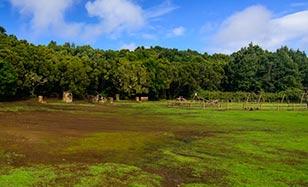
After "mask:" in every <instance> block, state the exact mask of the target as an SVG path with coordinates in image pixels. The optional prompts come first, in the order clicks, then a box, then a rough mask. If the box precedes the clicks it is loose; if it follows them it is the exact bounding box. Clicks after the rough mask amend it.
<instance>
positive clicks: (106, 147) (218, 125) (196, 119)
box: [0, 101, 308, 187]
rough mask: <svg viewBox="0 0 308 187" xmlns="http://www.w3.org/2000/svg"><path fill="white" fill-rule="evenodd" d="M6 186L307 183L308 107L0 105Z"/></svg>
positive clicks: (1, 175)
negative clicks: (226, 108) (296, 109)
mask: <svg viewBox="0 0 308 187" xmlns="http://www.w3.org/2000/svg"><path fill="white" fill-rule="evenodd" d="M0 129H1V131H0V186H4V187H6V186H76V187H78V186H138V187H139V186H153V187H156V186H187V187H188V186H189V187H201V186H258V187H259V186H308V111H304V110H303V111H275V110H273V111H271V110H266V111H244V110H224V111H221V110H216V109H214V108H212V109H205V110H203V109H188V108H186V109H185V108H168V107H167V104H166V103H164V102H148V103H115V104H106V105H92V104H86V103H83V102H77V103H75V104H62V103H59V102H55V101H54V102H51V103H48V104H45V105H39V104H36V103H34V102H32V101H23V102H14V103H0Z"/></svg>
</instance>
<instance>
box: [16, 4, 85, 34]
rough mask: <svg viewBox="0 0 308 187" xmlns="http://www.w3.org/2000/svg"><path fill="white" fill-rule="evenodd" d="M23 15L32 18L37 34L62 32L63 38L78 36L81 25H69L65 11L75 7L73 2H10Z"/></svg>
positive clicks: (33, 29)
mask: <svg viewBox="0 0 308 187" xmlns="http://www.w3.org/2000/svg"><path fill="white" fill-rule="evenodd" d="M10 2H11V4H12V5H13V6H14V7H16V8H18V10H19V12H20V14H21V15H24V16H30V17H31V21H30V22H31V25H30V26H31V31H32V32H35V33H36V34H39V33H43V32H45V31H46V30H48V31H50V30H53V31H54V32H57V31H61V32H60V33H59V34H61V35H62V36H71V35H76V34H77V32H78V30H79V28H80V26H81V25H80V24H76V23H67V22H66V21H65V19H64V13H65V11H66V10H67V9H68V8H70V7H71V6H72V5H73V0H52V1H49V0H40V1H38V0H10Z"/></svg>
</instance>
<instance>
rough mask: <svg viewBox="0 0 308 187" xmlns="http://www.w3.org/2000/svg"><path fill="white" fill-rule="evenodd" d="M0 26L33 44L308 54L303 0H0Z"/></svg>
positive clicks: (307, 3)
mask: <svg viewBox="0 0 308 187" xmlns="http://www.w3.org/2000/svg"><path fill="white" fill-rule="evenodd" d="M0 25H1V26H3V27H5V28H6V30H7V32H8V33H9V34H14V35H16V36H17V37H18V38H20V39H26V40H28V41H30V42H32V43H35V44H48V43H49V42H50V41H51V40H53V41H56V42H57V43H59V44H63V43H64V42H72V43H75V44H77V45H91V46H93V47H95V48H100V49H105V50H106V49H114V50H118V49H130V50H133V49H135V48H136V47H137V46H145V47H150V46H157V45H158V46H162V47H167V48H178V49H192V50H197V51H199V52H207V53H211V54H212V53H227V54H230V53H232V52H234V51H237V50H239V49H240V48H242V47H245V46H247V45H248V44H249V43H251V42H253V43H255V44H258V45H260V46H261V47H263V48H265V49H268V50H271V51H274V50H276V49H277V48H280V47H281V46H285V45H287V46H289V47H291V48H294V49H300V50H303V51H306V52H308V0H0Z"/></svg>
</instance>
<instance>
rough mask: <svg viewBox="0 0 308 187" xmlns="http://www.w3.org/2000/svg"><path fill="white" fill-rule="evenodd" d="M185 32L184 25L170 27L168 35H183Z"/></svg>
mask: <svg viewBox="0 0 308 187" xmlns="http://www.w3.org/2000/svg"><path fill="white" fill-rule="evenodd" d="M185 32H186V29H185V27H183V26H179V27H175V28H173V29H172V31H171V32H170V33H169V35H168V36H169V37H179V36H183V35H184V34H185Z"/></svg>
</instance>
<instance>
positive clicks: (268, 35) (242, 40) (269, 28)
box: [212, 6, 308, 52]
mask: <svg viewBox="0 0 308 187" xmlns="http://www.w3.org/2000/svg"><path fill="white" fill-rule="evenodd" d="M307 37H308V11H301V12H296V13H293V14H289V15H285V16H282V17H277V18H275V17H274V15H273V13H272V12H271V11H269V10H268V9H266V8H265V7H263V6H252V7H248V8H247V9H245V10H243V11H241V12H237V13H235V14H234V15H232V16H231V17H229V18H228V19H227V20H225V21H224V22H223V23H222V24H221V26H220V28H219V31H218V32H217V33H216V34H215V37H214V40H213V41H212V43H213V44H214V46H215V48H216V50H222V51H224V52H231V51H235V50H238V49H240V48H241V47H243V46H246V45H247V44H248V43H250V42H253V43H256V44H259V45H261V46H262V47H265V48H267V49H270V50H274V49H276V48H279V47H280V46H282V45H290V46H291V47H302V46H304V45H305V44H307V41H306V40H305V38H307ZM294 44H297V46H292V45H294Z"/></svg>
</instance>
